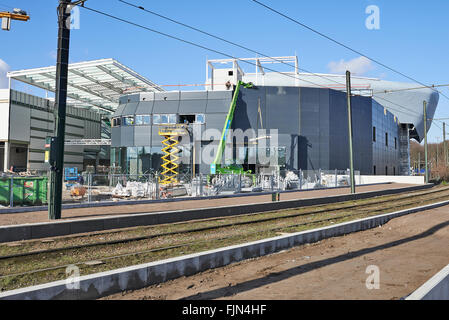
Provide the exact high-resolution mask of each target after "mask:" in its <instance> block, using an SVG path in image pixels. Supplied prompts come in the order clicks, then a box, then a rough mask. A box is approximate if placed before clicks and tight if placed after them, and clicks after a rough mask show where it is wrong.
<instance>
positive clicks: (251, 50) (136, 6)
mask: <svg viewBox="0 0 449 320" xmlns="http://www.w3.org/2000/svg"><path fill="white" fill-rule="evenodd" d="M119 2H122V3H124V4H126V5H128V6H131V7H134V8H136V9H140V10H143V11H144V12H147V13H150V14H152V15H155V16H157V17H160V18H162V19H165V20H168V21H170V22H173V23H175V24H178V25H181V26H183V27H186V28H188V29H191V30H194V31H197V32H199V33H202V34H205V35H207V36H209V37H212V38H215V39H217V40H220V41H223V42H226V43H228V44H231V45H233V46H236V47H239V48H241V49H244V50H247V51H249V52H252V53H255V54H257V55H260V56H263V57H266V58H270V59H272V60H275V61H278V62H280V63H283V64H285V65H288V66H290V67H294V68H295V69H298V70H301V71H304V72H306V73H308V74H311V75H314V76H317V77H320V78H323V79H326V80H329V81H331V82H334V83H336V84H338V85H344V86H345V85H346V84H345V83H341V82H337V81H336V80H334V79H330V78H328V77H325V76H323V75H320V74H316V73H313V72H311V71H308V70H306V69H304V68H299V67H297V66H295V65H292V64H290V63H287V62H285V61H282V60H279V59H276V58H273V57H270V56H268V55H266V54H264V53H261V52H259V51H257V50H254V49H251V48H248V47H246V46H243V45H240V44H238V43H235V42H233V41H229V40H227V39H224V38H222V37H219V36H216V35H214V34H212V33H210V32H207V31H204V30H201V29H199V28H196V27H193V26H191V25H188V24H186V23H184V22H180V21H178V20H175V19H172V18H170V17H167V16H165V15H162V14H160V13H157V12H154V11H152V10H148V9H146V8H144V7H143V6H138V5H136V4H133V3H130V2H128V1H124V0H119ZM284 75H285V74H284ZM300 80H303V81H306V82H309V83H310V81H307V80H304V79H301V78H300ZM311 83H313V82H311ZM313 84H315V83H313ZM315 85H317V84H315ZM326 87H327V86H326ZM390 92H391V91H390ZM379 93H385V92H383V91H382V92H379ZM373 96H374V92H373ZM378 98H379V99H383V100H385V101H387V102H390V103H392V104H395V105H397V106H399V107H401V108H403V109H405V110H408V111H410V112H413V113H415V111H414V110H411V109H408V108H406V107H404V106H401V105H399V104H397V103H394V102H391V101H389V100H387V99H384V98H381V97H378ZM392 109H393V108H392ZM396 110H397V109H396ZM397 111H399V110H397ZM399 112H403V113H404V111H399Z"/></svg>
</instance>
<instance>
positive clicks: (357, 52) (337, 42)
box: [250, 0, 449, 100]
mask: <svg viewBox="0 0 449 320" xmlns="http://www.w3.org/2000/svg"><path fill="white" fill-rule="evenodd" d="M250 1H252V2H254V3H256V4H258V5H260V6H262V7H264V8H266V9H268V10H270V11H272V12H274V13H276V14H278V15H280V16H282V17H284V18H285V19H287V20H290V21H292V22H294V23H296V24H298V25H300V26H302V27H304V28H306V29H308V30H310V31H312V32H314V33H316V34H318V35H320V36H321V37H324V38H326V39H328V40H330V41H332V42H334V43H336V44H338V45H339V46H342V47H344V48H346V49H348V50H350V51H352V52H354V53H356V54H358V55H360V56H362V57H365V58H367V59H368V60H371V61H372V62H374V63H376V64H378V65H380V66H382V67H384V68H386V69H388V70H390V71H393V72H394V73H397V74H399V75H401V76H403V77H405V78H407V79H409V80H412V81H413V82H416V83H419V84H420V85H423V86H426V85H425V84H424V83H422V82H421V81H419V80H416V79H414V78H412V77H410V76H408V75H406V74H404V73H402V72H400V71H398V70H396V69H394V68H392V67H389V66H387V65H386V64H384V63H382V62H380V61H378V60H376V59H374V58H371V57H369V56H367V55H366V54H364V53H362V52H360V51H358V50H355V49H353V48H351V47H349V46H348V45H345V44H344V43H342V42H340V41H337V40H335V39H333V38H332V37H330V36H328V35H326V34H324V33H322V32H319V31H317V30H315V29H313V28H312V27H310V26H308V25H306V24H305V23H302V22H300V21H298V20H296V19H294V18H292V17H289V16H287V15H286V14H284V13H282V12H280V11H278V10H275V9H274V8H272V7H270V6H268V5H266V4H264V3H262V2H260V1H258V0H250ZM434 91H436V92H438V93H439V94H441V95H442V96H443V97H445V98H446V99H448V100H449V97H448V96H446V95H445V94H444V93H442V92H440V91H438V90H436V89H434Z"/></svg>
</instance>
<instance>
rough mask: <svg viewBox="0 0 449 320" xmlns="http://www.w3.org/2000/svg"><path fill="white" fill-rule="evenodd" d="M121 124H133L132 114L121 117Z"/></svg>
mask: <svg viewBox="0 0 449 320" xmlns="http://www.w3.org/2000/svg"><path fill="white" fill-rule="evenodd" d="M123 125H124V126H132V125H134V116H127V117H123Z"/></svg>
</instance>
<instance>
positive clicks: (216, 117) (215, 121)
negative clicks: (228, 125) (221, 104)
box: [206, 113, 227, 132]
mask: <svg viewBox="0 0 449 320" xmlns="http://www.w3.org/2000/svg"><path fill="white" fill-rule="evenodd" d="M226 115H227V114H226V113H208V114H206V130H209V129H217V130H218V131H220V132H221V131H222V130H223V127H224V123H225V120H226Z"/></svg>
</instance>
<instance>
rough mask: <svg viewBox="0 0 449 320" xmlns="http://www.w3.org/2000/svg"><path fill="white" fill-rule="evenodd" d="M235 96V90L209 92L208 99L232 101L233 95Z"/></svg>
mask: <svg viewBox="0 0 449 320" xmlns="http://www.w3.org/2000/svg"><path fill="white" fill-rule="evenodd" d="M233 94H234V91H233V90H226V91H207V98H208V99H212V100H214V99H218V100H221V99H232V95H233Z"/></svg>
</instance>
